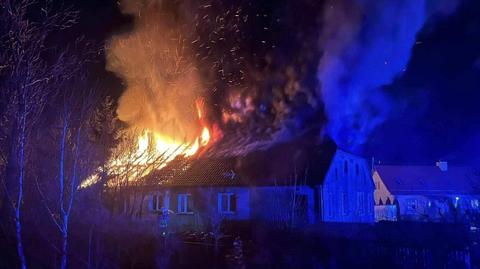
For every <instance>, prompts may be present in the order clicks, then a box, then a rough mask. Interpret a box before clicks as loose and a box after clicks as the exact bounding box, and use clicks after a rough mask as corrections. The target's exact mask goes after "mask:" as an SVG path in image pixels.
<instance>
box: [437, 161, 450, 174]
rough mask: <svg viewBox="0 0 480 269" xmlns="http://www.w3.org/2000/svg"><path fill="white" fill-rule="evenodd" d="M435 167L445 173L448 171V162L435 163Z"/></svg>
mask: <svg viewBox="0 0 480 269" xmlns="http://www.w3.org/2000/svg"><path fill="white" fill-rule="evenodd" d="M436 166H437V167H438V168H440V170H441V171H444V172H445V171H447V170H448V162H446V161H437V162H436Z"/></svg>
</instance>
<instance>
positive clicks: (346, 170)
mask: <svg viewBox="0 0 480 269" xmlns="http://www.w3.org/2000/svg"><path fill="white" fill-rule="evenodd" d="M343 172H344V173H345V175H348V161H347V160H345V161H344V162H343Z"/></svg>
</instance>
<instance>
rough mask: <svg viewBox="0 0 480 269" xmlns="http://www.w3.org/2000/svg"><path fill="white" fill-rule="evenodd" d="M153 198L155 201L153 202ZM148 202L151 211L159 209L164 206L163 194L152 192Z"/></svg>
mask: <svg viewBox="0 0 480 269" xmlns="http://www.w3.org/2000/svg"><path fill="white" fill-rule="evenodd" d="M154 198H155V202H154ZM150 203H151V210H152V211H161V210H162V208H163V206H164V200H163V195H162V194H156V193H154V194H152V195H151V200H150Z"/></svg>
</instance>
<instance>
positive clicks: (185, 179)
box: [143, 141, 336, 186]
mask: <svg viewBox="0 0 480 269" xmlns="http://www.w3.org/2000/svg"><path fill="white" fill-rule="evenodd" d="M335 150H336V146H335V145H334V144H333V143H332V142H330V141H328V142H325V143H323V144H321V145H317V146H307V145H306V144H304V143H301V142H300V143H284V144H279V145H276V146H274V147H272V148H269V149H266V150H262V151H257V152H253V153H250V154H248V155H246V156H234V157H209V158H206V157H203V158H202V157H200V158H190V159H181V158H179V159H176V160H174V161H172V162H170V163H169V164H168V165H167V166H166V167H164V168H163V169H161V170H157V171H154V172H152V173H151V174H150V175H148V176H147V177H145V178H144V179H143V181H144V182H145V185H157V186H158V185H164V186H166V185H168V186H252V185H254V186H274V185H293V184H295V183H294V182H295V175H296V180H297V185H300V184H309V185H318V184H320V183H321V182H322V181H323V178H324V176H325V174H326V172H327V170H328V168H329V166H330V162H331V160H332V158H333V155H334V153H335Z"/></svg>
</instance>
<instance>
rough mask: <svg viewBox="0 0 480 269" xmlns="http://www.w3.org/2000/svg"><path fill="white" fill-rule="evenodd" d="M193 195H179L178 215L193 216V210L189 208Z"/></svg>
mask: <svg viewBox="0 0 480 269" xmlns="http://www.w3.org/2000/svg"><path fill="white" fill-rule="evenodd" d="M191 197H192V194H190V193H179V194H178V195H177V214H193V208H189V201H192V200H190V199H192V198H191Z"/></svg>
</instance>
